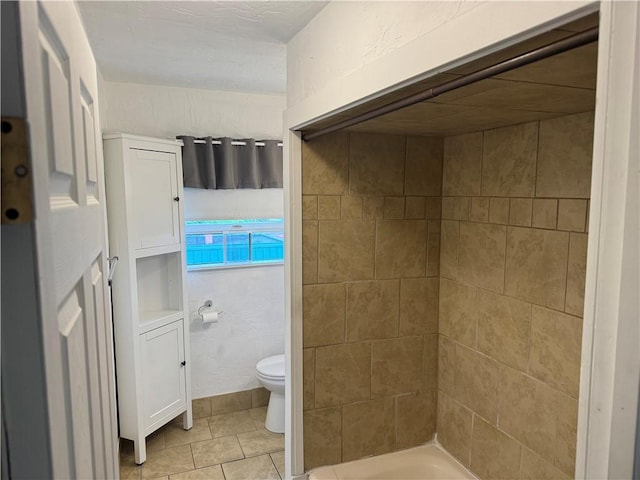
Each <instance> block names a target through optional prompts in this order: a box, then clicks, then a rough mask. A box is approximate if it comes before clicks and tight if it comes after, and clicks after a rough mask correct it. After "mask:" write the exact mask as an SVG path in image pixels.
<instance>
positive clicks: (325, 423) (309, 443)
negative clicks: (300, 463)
mask: <svg viewBox="0 0 640 480" xmlns="http://www.w3.org/2000/svg"><path fill="white" fill-rule="evenodd" d="M303 425H304V469H305V470H306V471H309V470H310V469H312V468H315V467H319V466H321V465H334V464H336V463H340V462H342V407H331V408H322V409H320V410H308V411H306V412H304V416H303Z"/></svg>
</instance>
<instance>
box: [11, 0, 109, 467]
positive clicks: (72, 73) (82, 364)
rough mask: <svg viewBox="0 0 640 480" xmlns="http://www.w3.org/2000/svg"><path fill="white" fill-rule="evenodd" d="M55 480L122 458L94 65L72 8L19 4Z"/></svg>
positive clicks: (69, 5)
mask: <svg viewBox="0 0 640 480" xmlns="http://www.w3.org/2000/svg"><path fill="white" fill-rule="evenodd" d="M19 14H20V27H21V42H22V65H23V78H24V90H25V99H26V107H27V108H26V110H27V115H26V117H27V121H28V122H29V133H30V139H29V140H30V142H29V148H30V156H31V158H30V161H31V164H32V173H33V181H34V185H33V187H34V188H33V192H34V201H35V206H34V208H35V218H36V220H35V224H34V231H35V238H36V241H35V243H36V256H37V276H38V284H39V291H38V295H39V303H40V305H39V307H40V312H39V315H40V322H41V330H42V337H43V353H44V367H45V383H46V392H47V398H46V410H47V415H48V432H49V448H50V455H51V460H52V470H53V471H52V475H51V478H115V477H117V465H118V463H117V462H118V458H117V455H118V452H117V438H116V417H115V380H114V377H113V373H114V369H113V346H112V344H111V333H110V332H111V318H110V310H109V304H108V301H107V299H108V296H107V287H106V282H105V281H104V275H105V272H106V271H107V268H106V257H107V249H106V222H105V206H104V204H103V201H104V195H102V194H101V193H100V192H103V191H104V187H103V185H104V171H103V168H104V167H103V163H102V152H101V143H100V142H99V138H98V135H99V134H100V126H99V123H98V118H99V115H98V104H97V98H98V95H97V75H96V65H95V60H94V58H93V54H92V53H91V49H90V47H89V43H88V41H87V39H86V35H85V32H84V27H83V26H82V22H81V20H80V17H79V15H78V11H77V8H76V6H75V4H74V3H72V2H20V3H19Z"/></svg>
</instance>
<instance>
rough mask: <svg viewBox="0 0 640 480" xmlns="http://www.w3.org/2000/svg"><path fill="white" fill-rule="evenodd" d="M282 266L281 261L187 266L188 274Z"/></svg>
mask: <svg viewBox="0 0 640 480" xmlns="http://www.w3.org/2000/svg"><path fill="white" fill-rule="evenodd" d="M282 265H284V262H283V261H276V262H261V263H232V264H229V263H228V264H224V265H188V266H187V273H188V272H202V271H210V270H234V269H236V268H262V267H277V266H282Z"/></svg>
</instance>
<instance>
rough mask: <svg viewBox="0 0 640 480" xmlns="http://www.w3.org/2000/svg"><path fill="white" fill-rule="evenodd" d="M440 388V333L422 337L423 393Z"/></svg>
mask: <svg viewBox="0 0 640 480" xmlns="http://www.w3.org/2000/svg"><path fill="white" fill-rule="evenodd" d="M437 389H438V335H437V334H431V335H424V336H423V337H422V386H421V389H420V391H421V392H422V393H425V392H431V391H436V390H437Z"/></svg>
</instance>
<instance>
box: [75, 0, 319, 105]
mask: <svg viewBox="0 0 640 480" xmlns="http://www.w3.org/2000/svg"><path fill="white" fill-rule="evenodd" d="M326 3H327V2H324V1H322V2H316V1H254V2H246V1H223V2H220V1H216V2H210V1H202V2H188V1H172V2H161V1H134V2H131V1H130V2H112V1H102V2H93V1H80V2H79V8H80V12H81V15H82V17H83V20H84V23H85V27H86V29H87V34H88V36H89V41H90V42H91V46H92V48H93V51H94V54H95V57H96V61H97V62H98V66H99V67H100V71H101V72H102V75H103V76H104V78H105V80H107V81H118V82H131V83H143V84H155V85H171V86H181V87H191V88H207V89H214V90H230V91H238V92H254V93H274V94H282V93H284V92H285V91H286V43H287V42H288V41H289V40H290V39H291V38H292V37H293V36H294V35H295V34H296V33H297V32H298V31H299V30H300V29H301V28H302V27H304V26H305V25H306V24H307V23H308V22H309V21H310V20H311V19H312V18H313V17H314V16H315V15H316V14H317V13H318V12H319V11H320V10H321V9H322V8H323V7H324V6H325V5H326Z"/></svg>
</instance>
